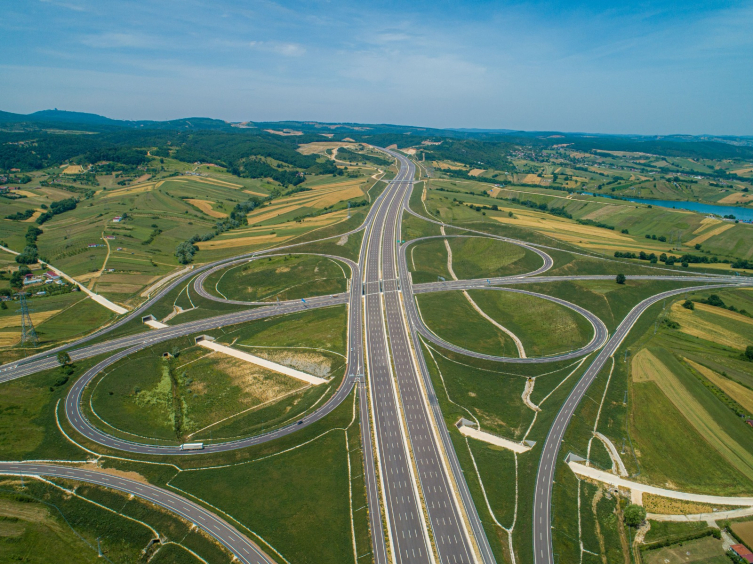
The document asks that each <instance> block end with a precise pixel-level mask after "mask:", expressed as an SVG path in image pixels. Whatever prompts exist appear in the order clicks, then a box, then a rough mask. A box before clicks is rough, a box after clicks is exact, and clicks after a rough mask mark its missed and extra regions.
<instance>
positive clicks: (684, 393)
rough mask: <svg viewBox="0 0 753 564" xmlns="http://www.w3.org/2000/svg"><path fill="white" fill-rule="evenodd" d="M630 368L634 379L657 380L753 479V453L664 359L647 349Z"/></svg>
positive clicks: (678, 406)
mask: <svg viewBox="0 0 753 564" xmlns="http://www.w3.org/2000/svg"><path fill="white" fill-rule="evenodd" d="M631 368H632V373H633V381H634V382H636V383H641V382H654V383H655V384H656V385H657V386H658V387H659V389H660V390H661V391H662V392H663V393H664V395H665V396H666V397H667V399H669V401H670V402H671V403H672V405H674V406H675V408H676V409H677V410H678V411H679V412H680V413H682V415H683V417H685V419H687V421H688V423H690V425H691V426H692V427H693V428H694V429H695V430H696V431H697V432H698V434H699V435H700V436H701V437H703V438H704V439H705V440H706V441H707V442H708V443H709V444H710V445H711V446H712V447H713V448H714V449H715V450H716V451H717V452H718V453H719V454H720V455H721V456H722V457H723V458H724V459H725V460H726V461H727V462H728V463H729V464H730V465H731V466H732V467H734V468H736V469H737V470H738V471H739V472H740V473H741V474H743V475H744V476H746V477H747V478H748V479H749V480H753V453H751V452H750V451H749V450H748V449H746V448H745V447H744V446H743V445H741V444H739V443H738V442H737V441H736V440H734V439H733V438H732V437H731V436H730V435H729V434H728V433H727V432H726V431H725V429H724V428H722V426H721V425H720V424H719V423H718V422H717V421H716V420H715V419H714V418H713V417H712V416H711V414H710V413H709V412H708V411H707V410H706V409H705V408H704V406H703V405H702V404H701V402H700V401H699V400H698V398H696V397H695V395H694V394H693V393H692V392H691V391H690V390H689V389H688V388H687V387H685V385H684V384H683V382H682V380H681V379H680V378H678V376H677V375H676V374H674V372H673V371H672V370H671V369H670V368H669V367H668V366H667V365H666V364H664V362H662V361H661V360H660V359H659V358H657V357H656V356H655V355H654V353H653V352H652V351H650V350H649V349H645V348H644V349H641V350H640V351H639V352H638V353H637V354H636V355H635V356H634V357H633V360H632V363H631Z"/></svg>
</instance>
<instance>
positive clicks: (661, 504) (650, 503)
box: [643, 493, 736, 515]
mask: <svg viewBox="0 0 753 564" xmlns="http://www.w3.org/2000/svg"><path fill="white" fill-rule="evenodd" d="M643 507H645V508H646V511H648V512H649V513H658V514H660V515H695V514H697V513H712V512H713V511H728V510H730V509H736V507H734V506H731V505H729V506H727V505H711V504H709V503H697V502H694V501H685V500H682V499H671V498H668V497H661V496H658V495H653V494H647V493H644V494H643Z"/></svg>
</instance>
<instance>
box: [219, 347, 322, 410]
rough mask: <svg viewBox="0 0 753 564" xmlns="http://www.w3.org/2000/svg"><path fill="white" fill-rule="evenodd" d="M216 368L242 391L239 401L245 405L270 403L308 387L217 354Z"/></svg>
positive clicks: (281, 375) (269, 371)
mask: <svg viewBox="0 0 753 564" xmlns="http://www.w3.org/2000/svg"><path fill="white" fill-rule="evenodd" d="M216 366H217V368H218V369H219V370H222V371H223V372H225V373H226V374H227V375H228V376H230V378H231V379H232V381H233V383H234V384H235V385H236V386H238V387H239V388H240V389H241V390H243V397H242V399H241V401H243V403H246V404H256V403H263V402H266V401H270V400H273V399H275V398H278V397H280V396H282V395H285V394H287V393H289V392H291V391H293V390H298V389H301V388H304V387H306V386H307V385H308V384H305V383H303V382H300V381H298V380H296V379H294V378H290V377H289V376H285V375H283V374H277V373H276V372H273V371H271V370H267V369H265V368H262V367H260V366H255V365H253V364H250V363H248V362H244V361H242V360H240V359H238V358H234V357H231V356H228V355H225V354H222V353H217V365H216Z"/></svg>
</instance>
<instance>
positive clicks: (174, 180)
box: [170, 176, 266, 196]
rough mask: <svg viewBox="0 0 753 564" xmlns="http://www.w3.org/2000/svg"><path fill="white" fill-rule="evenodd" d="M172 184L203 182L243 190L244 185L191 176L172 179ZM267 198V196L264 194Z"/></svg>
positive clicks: (207, 177)
mask: <svg viewBox="0 0 753 564" xmlns="http://www.w3.org/2000/svg"><path fill="white" fill-rule="evenodd" d="M170 181H171V182H201V183H202V184H214V185H215V186H223V187H225V188H243V185H242V184H235V183H233V182H226V181H225V180H219V179H217V178H212V177H211V176H190V177H187V178H171V179H170ZM264 195H265V196H266V194H264Z"/></svg>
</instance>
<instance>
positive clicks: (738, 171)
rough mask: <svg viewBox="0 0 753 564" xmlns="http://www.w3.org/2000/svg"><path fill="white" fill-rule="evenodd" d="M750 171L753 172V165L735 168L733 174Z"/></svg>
mask: <svg viewBox="0 0 753 564" xmlns="http://www.w3.org/2000/svg"><path fill="white" fill-rule="evenodd" d="M749 172H753V166H749V167H746V168H738V169H737V170H733V171H732V174H747V173H749Z"/></svg>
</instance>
